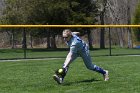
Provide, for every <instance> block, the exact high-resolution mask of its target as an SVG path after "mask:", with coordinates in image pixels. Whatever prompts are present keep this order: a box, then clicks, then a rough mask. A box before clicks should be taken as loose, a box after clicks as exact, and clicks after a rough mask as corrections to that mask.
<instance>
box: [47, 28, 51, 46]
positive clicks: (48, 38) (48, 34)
mask: <svg viewBox="0 0 140 93" xmlns="http://www.w3.org/2000/svg"><path fill="white" fill-rule="evenodd" d="M47 30H48V31H47V48H51V46H50V29H47Z"/></svg>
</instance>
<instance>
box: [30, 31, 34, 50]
mask: <svg viewBox="0 0 140 93" xmlns="http://www.w3.org/2000/svg"><path fill="white" fill-rule="evenodd" d="M30 46H31V48H33V37H32V34H31V32H30Z"/></svg>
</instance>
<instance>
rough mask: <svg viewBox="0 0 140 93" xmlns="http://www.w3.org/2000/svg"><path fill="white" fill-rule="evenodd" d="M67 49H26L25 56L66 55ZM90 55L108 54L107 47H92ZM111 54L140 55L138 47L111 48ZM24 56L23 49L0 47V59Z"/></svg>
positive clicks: (46, 56)
mask: <svg viewBox="0 0 140 93" xmlns="http://www.w3.org/2000/svg"><path fill="white" fill-rule="evenodd" d="M66 50H68V49H57V50H50V49H28V50H27V51H26V57H27V58H48V57H56V58H57V57H61V58H64V57H66V55H67V53H68V51H66ZM90 53H91V56H107V55H110V54H109V53H110V51H109V49H93V50H91V51H90ZM111 54H112V55H113V56H114V55H115V56H116V55H140V49H127V48H113V49H112V50H111ZM21 58H24V50H23V49H0V59H21Z"/></svg>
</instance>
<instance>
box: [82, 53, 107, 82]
mask: <svg viewBox="0 0 140 93" xmlns="http://www.w3.org/2000/svg"><path fill="white" fill-rule="evenodd" d="M81 57H82V59H83V61H84V63H85V65H86V67H87V68H88V69H90V70H93V71H96V72H99V73H101V74H103V76H104V80H105V81H107V80H108V79H109V77H108V71H107V70H104V69H102V68H100V67H99V66H97V65H95V64H92V60H91V57H90V55H89V52H88V51H83V52H82V53H81Z"/></svg>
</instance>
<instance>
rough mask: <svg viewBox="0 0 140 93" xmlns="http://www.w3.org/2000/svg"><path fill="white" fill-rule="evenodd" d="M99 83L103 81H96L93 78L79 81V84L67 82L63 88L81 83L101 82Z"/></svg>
mask: <svg viewBox="0 0 140 93" xmlns="http://www.w3.org/2000/svg"><path fill="white" fill-rule="evenodd" d="M99 81H101V80H96V79H94V78H92V79H86V80H82V81H77V82H65V83H64V84H63V86H70V85H74V84H81V83H91V82H99Z"/></svg>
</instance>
